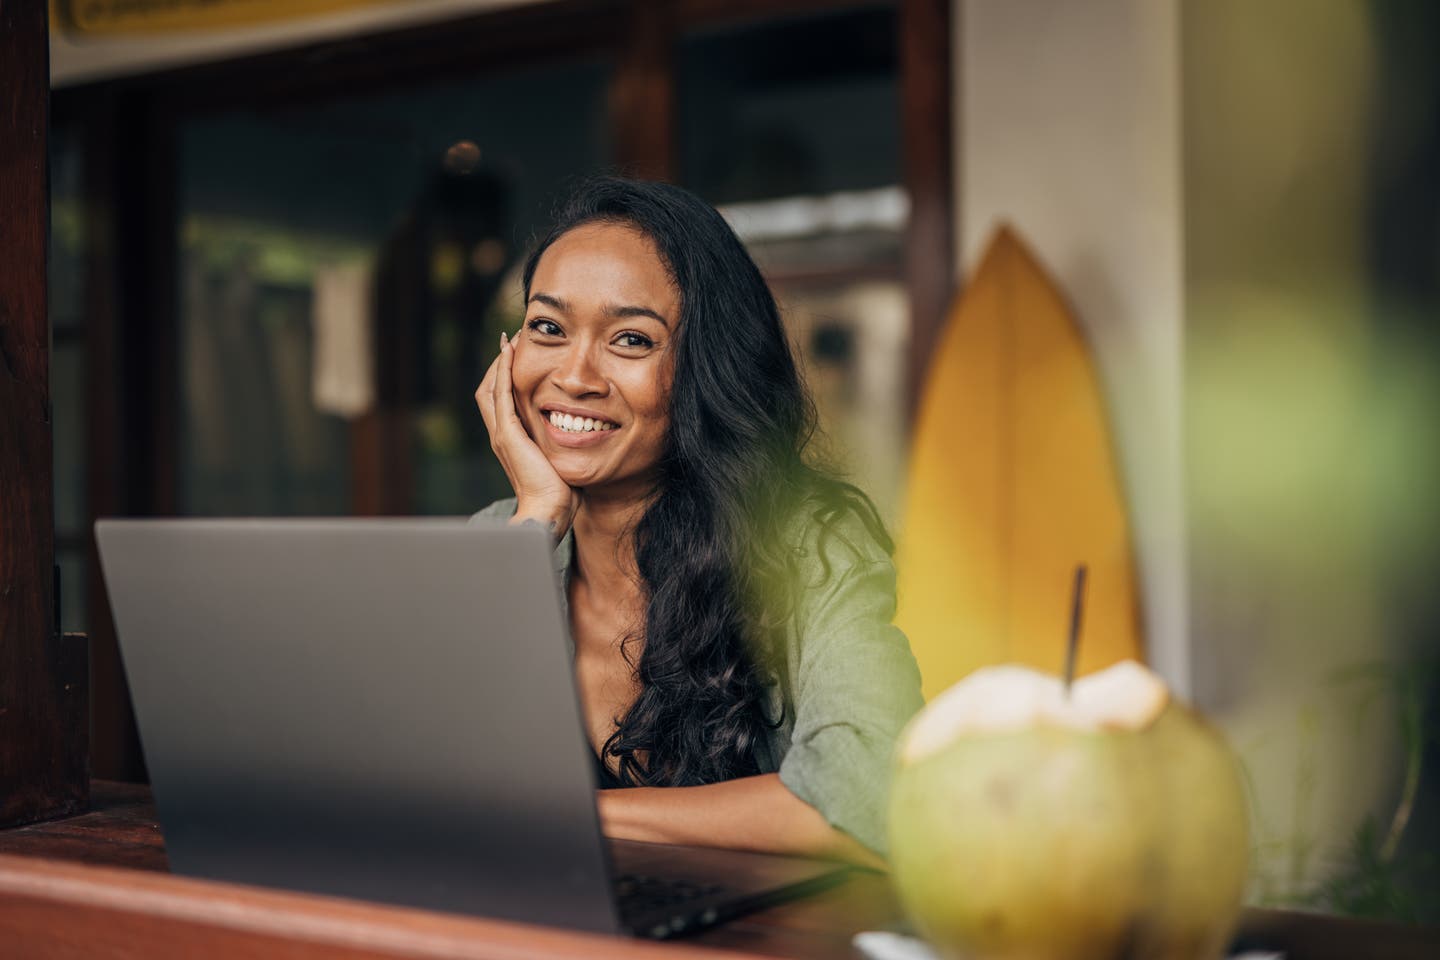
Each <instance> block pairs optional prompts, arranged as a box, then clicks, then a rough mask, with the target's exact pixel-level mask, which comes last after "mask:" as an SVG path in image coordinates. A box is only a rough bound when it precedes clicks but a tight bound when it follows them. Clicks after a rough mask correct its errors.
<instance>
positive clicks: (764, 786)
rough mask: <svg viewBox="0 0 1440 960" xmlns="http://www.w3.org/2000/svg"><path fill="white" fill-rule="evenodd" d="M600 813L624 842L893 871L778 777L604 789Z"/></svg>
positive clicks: (609, 832) (603, 824)
mask: <svg viewBox="0 0 1440 960" xmlns="http://www.w3.org/2000/svg"><path fill="white" fill-rule="evenodd" d="M599 807H600V821H601V827H602V828H603V829H604V831H605V834H606V836H610V837H616V838H618V839H622V840H645V841H648V842H651V843H680V844H689V845H693V846H705V847H731V848H734V849H739V850H755V851H760V852H763V853H787V854H797V855H803V856H811V857H829V858H832V859H837V860H846V861H848V862H850V863H855V864H859V865H861V866H866V867H872V868H874V869H877V870H884V869H886V867H885V861H884V860H882V859H881V858H880V857H879V856H877V855H876V854H875V853H874V852H872V851H871V850H870V849H869V848H867V847H865V846H864V845H863V844H861V843H860V842H859V841H857V840H855V839H854V838H853V837H851V836H849V835H848V834H846V833H842V832H841V831H839V830H836V829H835V828H834V827H832V826H830V824H828V823H826V822H825V818H824V817H823V816H821V814H820V811H818V810H816V809H815V808H814V807H812V806H810V804H808V803H806V802H805V801H804V800H801V799H800V798H799V797H797V796H795V794H793V793H791V792H790V790H789V788H788V787H786V786H785V785H784V784H783V783H781V782H780V777H779V775H778V774H774V773H767V774H762V775H761V776H757V777H742V778H741V779H738V780H727V781H724V782H722V783H712V784H706V785H705V786H702V787H633V788H630V789H623V790H601V791H600V795H599Z"/></svg>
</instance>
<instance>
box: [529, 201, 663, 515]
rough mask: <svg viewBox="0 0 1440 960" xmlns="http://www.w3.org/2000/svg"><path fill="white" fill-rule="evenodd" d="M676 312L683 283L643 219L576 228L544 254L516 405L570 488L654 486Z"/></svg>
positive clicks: (536, 278)
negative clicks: (676, 280) (641, 225)
mask: <svg viewBox="0 0 1440 960" xmlns="http://www.w3.org/2000/svg"><path fill="white" fill-rule="evenodd" d="M679 319H680V294H679V291H677V290H676V289H675V286H674V284H673V283H672V282H671V280H670V275H669V272H668V271H667V270H666V269H665V265H664V263H663V262H662V261H661V259H660V255H659V253H658V252H657V251H656V249H655V246H654V244H653V243H651V242H650V240H649V238H648V237H646V236H645V235H644V234H642V233H640V232H639V231H638V230H636V229H635V228H634V227H631V226H628V225H625V224H613V223H595V224H586V225H584V226H580V227H576V228H575V229H573V230H571V231H569V232H568V233H566V234H564V235H562V236H561V237H560V238H559V239H558V240H556V241H555V242H554V243H552V244H551V245H550V247H549V248H548V249H547V250H546V251H545V252H544V254H542V255H541V257H540V262H539V263H538V264H537V265H536V267H535V275H534V277H533V279H532V280H531V283H530V300H529V302H528V303H527V304H526V307H525V325H524V327H523V328H522V330H521V332H520V335H519V336H518V337H517V338H516V344H515V361H514V367H513V382H514V388H515V408H516V412H518V413H519V415H520V419H521V420H522V421H523V422H524V423H525V426H526V428H527V429H528V430H529V433H530V436H531V437H532V438H534V440H535V442H536V444H538V445H539V447H540V449H541V451H543V452H544V454H545V456H546V457H547V458H548V459H549V460H550V463H551V464H552V465H554V467H555V470H556V472H558V473H559V474H560V476H561V478H562V479H563V480H564V481H565V482H566V483H568V484H569V485H570V486H572V487H579V488H587V489H588V490H590V491H592V492H593V491H595V490H597V489H599V488H602V487H610V488H616V489H623V488H624V487H625V486H627V485H634V486H635V487H636V491H637V493H639V492H641V491H643V490H645V489H646V488H648V486H649V484H650V483H651V481H652V480H653V478H654V472H655V467H656V465H657V464H658V463H659V462H660V457H661V454H662V452H663V450H664V443H665V431H666V429H667V428H668V426H669V422H670V413H669V393H670V383H671V378H672V376H673V357H672V354H671V352H670V346H671V344H672V343H673V342H674V335H675V329H676V324H677V323H678V322H679Z"/></svg>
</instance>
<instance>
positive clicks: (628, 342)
mask: <svg viewBox="0 0 1440 960" xmlns="http://www.w3.org/2000/svg"><path fill="white" fill-rule="evenodd" d="M615 342H616V344H618V345H619V346H622V347H631V348H635V349H643V350H648V349H650V348H651V347H653V346H655V341H653V340H651V339H650V338H649V337H647V336H645V335H644V334H643V333H622V334H620V336H618V337H616V338H615Z"/></svg>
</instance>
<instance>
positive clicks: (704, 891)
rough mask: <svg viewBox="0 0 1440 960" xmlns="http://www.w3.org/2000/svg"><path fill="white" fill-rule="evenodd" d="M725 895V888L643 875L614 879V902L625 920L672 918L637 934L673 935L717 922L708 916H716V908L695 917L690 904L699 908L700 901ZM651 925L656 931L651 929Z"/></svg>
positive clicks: (623, 875)
mask: <svg viewBox="0 0 1440 960" xmlns="http://www.w3.org/2000/svg"><path fill="white" fill-rule="evenodd" d="M724 892H725V888H724V887H718V886H715V885H713V884H704V883H690V882H687V881H684V880H674V879H669V878H666V877H651V876H646V875H644V874H636V873H625V874H621V875H620V876H617V877H616V878H615V899H616V901H617V902H618V905H619V907H620V916H621V918H622V919H624V920H629V921H632V922H633V921H634V920H639V919H640V918H641V917H643V916H646V915H649V916H652V917H653V916H654V915H656V914H670V915H671V919H670V920H669V922H668V923H655V924H650V925H647V926H644V927H642V928H640V929H639V930H638V931H637V932H639V933H643V934H648V935H649V936H652V937H664V936H670V935H673V934H676V933H679V932H680V931H681V930H684V929H687V928H689V927H692V926H706V925H708V924H711V923H714V922H715V920H716V919H717V918H716V917H715V916H713V915H712V916H707V915H706V914H707V913H710V914H713V913H714V909H713V908H711V909H710V910H708V911H702V912H701V913H700V914H698V915H696V914H694V913H693V912H692V910H691V909H689V908H687V905H694V906H697V907H698V906H699V902H700V901H702V900H708V899H710V898H711V897H714V896H715V895H716V894H720V893H724ZM651 926H653V927H654V929H650V927H651Z"/></svg>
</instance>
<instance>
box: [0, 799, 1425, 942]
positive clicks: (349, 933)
mask: <svg viewBox="0 0 1440 960" xmlns="http://www.w3.org/2000/svg"><path fill="white" fill-rule="evenodd" d="M899 920H900V911H899V909H898V907H897V906H896V903H895V900H894V897H893V896H892V894H891V892H890V889H889V885H888V883H887V882H886V880H885V878H884V877H883V876H880V875H877V874H868V873H857V874H856V875H855V876H854V877H852V878H851V879H850V880H847V881H846V882H845V883H843V884H842V885H840V886H839V887H836V888H834V889H832V890H829V891H827V892H825V893H822V894H819V895H817V896H814V897H810V898H807V899H805V900H801V901H797V902H793V903H788V904H783V905H781V906H777V907H772V908H771V909H769V910H764V911H761V912H759V913H754V914H751V915H749V916H747V917H744V918H741V919H740V920H737V921H735V922H732V923H729V924H726V925H725V926H723V927H720V928H717V929H714V930H709V931H706V932H704V933H702V934H700V935H699V936H696V937H691V938H688V939H685V940H683V941H675V942H671V943H648V942H642V941H636V940H628V939H622V938H616V937H604V936H595V935H590V934H580V933H572V932H569V931H565V930H559V929H554V928H548V927H536V926H527V925H524V924H516V923H509V922H504V921H496V920H483V919H476V918H472V917H461V916H454V915H447V914H440V913H431V912H428V911H424V910H411V909H404V908H399V907H390V906H384V905H380V904H370V903H362V902H360V901H353V900H341V899H336V898H329V897H319V896H312V895H308V894H297V893H289V892H285V891H276V890H262V889H259V888H254V887H243V886H237V885H233V884H224V883H214V882H210V881H204V880H195V879H191V878H189V877H177V876H173V875H171V874H170V873H169V868H168V863H167V861H166V858H165V843H164V839H163V837H162V836H161V834H160V827H159V824H158V823H156V821H155V808H154V806H153V804H152V803H151V801H150V793H149V790H148V789H147V788H144V787H136V786H129V785H124V784H114V783H104V782H96V784H95V786H94V790H93V799H92V810H91V812H90V813H87V814H84V815H82V816H79V817H73V818H70V819H67V820H58V821H51V822H48V823H41V824H35V825H33V826H28V827H20V828H15V829H11V830H3V831H0V956H4V957H6V958H10V957H26V956H35V957H47V958H50V957H54V958H68V957H75V958H80V957H87V958H88V957H105V956H117V957H118V956H124V957H153V958H157V960H166V958H181V957H185V958H190V957H203V958H205V960H230V958H237V957H256V958H259V957H266V958H270V957H276V958H289V957H302V956H303V957H306V958H316V960H340V958H344V960H361V958H367V960H368V958H402V957H404V958H415V957H425V958H440V957H456V958H461V957H463V958H477V960H478V958H486V960H492V958H493V960H538V958H557V960H558V958H583V960H609V958H619V957H640V958H646V957H657V958H658V957H688V958H697V960H725V958H726V957H727V956H729V957H736V958H739V957H754V956H771V957H794V958H801V957H805V958H812V957H813V958H820V960H826V958H846V960H855V958H857V957H859V956H860V954H858V953H857V952H856V951H855V950H854V948H853V947H852V946H851V944H850V939H851V937H852V936H853V935H854V934H855V933H857V932H859V931H861V930H876V929H883V928H885V927H888V926H892V925H894V924H896V923H897V922H899ZM1241 934H1242V939H1243V941H1244V942H1245V943H1246V944H1247V945H1250V946H1254V947H1263V948H1266V949H1270V950H1280V951H1284V952H1285V953H1286V955H1287V957H1288V958H1289V960H1331V958H1334V960H1356V958H1377V960H1381V958H1394V960H1420V958H1425V960H1434V958H1437V957H1440V931H1436V930H1431V929H1423V928H1416V927H1399V926H1394V925H1389V924H1379V923H1370V922H1365V921H1357V920H1348V919H1342V918H1338V917H1325V916H1319V915H1313V914H1304V913H1294V912H1288V911H1274V910H1247V911H1246V913H1245V916H1244V918H1243V920H1242V924H1241Z"/></svg>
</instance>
